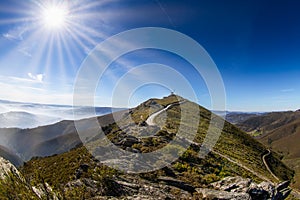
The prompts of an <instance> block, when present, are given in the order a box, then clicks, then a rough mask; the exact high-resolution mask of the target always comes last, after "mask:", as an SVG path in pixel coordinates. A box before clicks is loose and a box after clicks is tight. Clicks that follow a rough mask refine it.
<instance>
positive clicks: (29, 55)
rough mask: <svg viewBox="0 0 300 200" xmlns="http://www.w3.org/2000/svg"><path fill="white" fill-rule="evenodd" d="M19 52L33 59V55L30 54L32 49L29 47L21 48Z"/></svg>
mask: <svg viewBox="0 0 300 200" xmlns="http://www.w3.org/2000/svg"><path fill="white" fill-rule="evenodd" d="M18 51H19V52H20V53H22V54H23V55H25V56H27V57H30V58H31V57H32V54H31V53H30V49H29V48H28V47H22V48H19V49H18Z"/></svg>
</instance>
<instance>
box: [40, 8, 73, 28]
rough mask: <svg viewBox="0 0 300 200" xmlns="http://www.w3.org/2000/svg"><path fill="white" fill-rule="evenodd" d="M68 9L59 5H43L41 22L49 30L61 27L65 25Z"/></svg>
mask: <svg viewBox="0 0 300 200" xmlns="http://www.w3.org/2000/svg"><path fill="white" fill-rule="evenodd" d="M68 13H69V12H68V9H67V8H66V7H64V6H62V5H61V6H60V5H51V6H48V7H45V8H44V9H43V11H42V23H43V25H44V26H45V27H46V28H47V29H50V30H57V29H62V28H64V27H65V26H66V23H67V18H68Z"/></svg>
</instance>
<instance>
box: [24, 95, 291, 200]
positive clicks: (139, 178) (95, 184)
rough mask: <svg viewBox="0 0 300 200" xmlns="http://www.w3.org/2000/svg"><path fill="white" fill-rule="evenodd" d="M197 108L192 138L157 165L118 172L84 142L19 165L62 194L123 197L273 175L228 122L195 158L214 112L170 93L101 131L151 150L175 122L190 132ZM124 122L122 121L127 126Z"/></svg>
mask: <svg viewBox="0 0 300 200" xmlns="http://www.w3.org/2000/svg"><path fill="white" fill-rule="evenodd" d="M178 102H183V103H182V104H181V103H178ZM169 104H174V105H173V106H171V107H170V108H169V109H167V111H166V112H165V113H162V114H161V115H158V116H157V117H156V118H155V122H156V124H157V126H155V127H153V126H151V127H149V126H147V125H146V124H145V120H146V119H147V118H148V117H149V115H151V114H152V113H154V112H156V111H157V110H160V109H162V108H164V107H166V106H167V105H169ZM183 106H184V109H182V108H183ZM196 108H197V109H199V110H200V121H199V124H197V127H198V128H197V134H196V136H195V138H194V141H193V142H191V141H190V142H191V146H190V147H189V148H188V149H187V150H186V151H185V152H184V153H183V154H182V155H181V156H180V158H179V159H178V160H176V161H174V162H173V163H171V164H170V165H168V166H166V167H164V168H162V169H159V170H156V171H152V172H147V173H142V174H127V173H123V172H121V171H117V170H115V169H112V168H110V167H107V166H105V165H103V164H101V162H99V160H97V159H96V158H95V157H93V156H92V155H91V154H90V151H93V149H91V148H89V150H90V151H88V150H87V149H86V148H85V147H84V146H77V147H76V148H73V149H72V150H70V151H68V152H65V153H62V154H59V155H53V156H50V157H44V158H34V159H32V160H30V161H29V162H27V163H26V164H25V165H24V166H23V167H21V168H20V170H21V172H22V174H24V176H25V178H26V180H27V181H28V183H30V185H33V186H34V185H39V184H46V183H47V184H49V185H50V187H51V188H52V189H53V190H54V191H55V193H56V194H57V196H58V197H61V198H63V199H88V198H93V197H99V196H106V197H108V196H114V197H124V196H134V195H137V193H142V194H143V195H144V194H145V195H147V194H148V195H149V196H154V197H155V196H156V197H159V196H160V197H161V196H164V195H166V196H164V197H166V198H167V197H169V198H185V197H186V198H188V197H194V198H200V196H199V194H198V193H197V192H196V190H195V189H196V188H205V187H208V184H210V183H212V182H215V181H218V180H221V179H222V178H224V177H227V176H242V177H247V178H250V179H251V180H253V181H255V182H260V181H263V180H270V181H273V182H276V181H277V180H275V179H274V177H273V176H272V175H271V174H270V173H269V172H268V170H267V168H266V166H265V165H264V164H263V162H262V155H264V153H265V152H266V151H267V149H266V148H265V147H264V146H263V145H262V144H260V143H258V142H257V141H256V140H254V139H253V138H252V137H250V136H249V135H247V134H246V133H244V132H242V131H240V130H239V129H238V128H236V127H235V126H233V125H231V124H230V123H227V122H225V125H224V129H223V130H222V134H221V136H220V138H219V140H218V142H217V143H216V146H215V148H214V149H213V151H212V152H210V153H209V154H208V155H207V156H206V157H205V158H200V157H199V149H200V146H201V143H202V142H203V140H204V137H205V135H206V134H207V130H208V127H209V123H210V120H211V118H212V117H213V118H218V116H216V115H213V114H212V113H211V112H210V111H208V110H206V109H204V108H203V107H200V106H199V105H197V104H195V103H193V102H190V101H187V100H184V99H183V98H181V97H178V96H175V95H171V96H169V97H165V98H163V99H150V100H148V101H146V102H144V103H142V104H141V105H139V106H138V107H136V108H134V109H131V110H130V111H129V113H128V114H124V115H123V118H121V119H120V121H119V122H118V123H112V124H110V125H107V126H105V127H103V131H104V133H105V134H106V136H107V138H109V139H110V140H111V142H113V143H114V144H115V145H117V146H119V147H120V148H122V149H124V150H126V151H132V152H136V153H147V152H153V151H155V150H157V149H160V148H162V147H164V146H165V145H167V144H168V143H169V142H170V141H171V140H172V139H174V137H175V135H176V132H177V130H178V128H179V125H182V126H183V127H184V132H185V133H184V134H189V131H190V130H191V127H192V126H193V124H192V123H194V121H195V120H194V119H196V118H197V116H196V115H199V113H197V112H195V110H197V109H196ZM183 112H185V113H183ZM182 115H185V116H188V120H186V121H181V116H182ZM163 116H166V118H164V117H163ZM182 123H183V124H182ZM124 124H125V125H127V126H126V129H125V128H124V127H123V125H124ZM145 130H146V132H147V130H151V131H152V132H153V134H152V135H150V136H147V137H143V136H141V134H142V132H145ZM213 130H214V131H217V126H216V124H215V125H213ZM128 135H130V138H135V139H134V140H133V141H135V142H131V143H128V142H127V143H126V142H124V141H125V139H128V138H129V136H128ZM127 141H128V140H127ZM100 142H101V139H100V138H99V137H97V136H95V137H94V138H93V139H91V140H90V142H89V144H88V145H90V146H94V148H97V144H100ZM269 159H270V160H272V161H273V162H270V164H271V165H272V163H274V166H273V168H272V169H273V170H274V173H275V174H276V176H278V177H279V178H280V179H281V180H290V179H291V178H292V176H293V171H291V170H290V169H289V168H287V167H286V166H285V165H284V164H283V163H282V162H281V161H280V159H279V158H278V156H276V154H275V153H272V154H271V155H270V156H269ZM275 165H276V166H275ZM137 188H138V189H137ZM147 191H148V192H147ZM149 191H151V192H149ZM145 198H146V197H145Z"/></svg>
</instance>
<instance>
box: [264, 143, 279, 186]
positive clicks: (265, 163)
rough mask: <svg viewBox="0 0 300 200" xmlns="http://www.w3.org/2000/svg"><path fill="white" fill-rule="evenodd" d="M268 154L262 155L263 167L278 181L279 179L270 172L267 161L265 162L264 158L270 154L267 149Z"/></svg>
mask: <svg viewBox="0 0 300 200" xmlns="http://www.w3.org/2000/svg"><path fill="white" fill-rule="evenodd" d="M267 151H268V153H266V154H265V155H263V157H262V161H263V163H264V165H265V166H266V168H267V170H268V171H269V172H270V174H271V175H272V176H273V177H274V178H275V179H276V180H277V181H279V180H280V179H279V178H278V177H277V176H276V175H275V174H274V173H273V172H272V170H271V169H270V167H269V165H268V163H267V161H266V157H267V156H269V155H270V154H271V151H270V149H267Z"/></svg>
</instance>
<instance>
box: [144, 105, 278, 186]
mask: <svg viewBox="0 0 300 200" xmlns="http://www.w3.org/2000/svg"><path fill="white" fill-rule="evenodd" d="M184 102H185V101H181V102H179V104H182V103H184ZM175 104H178V102H176V103H171V104H169V105H167V106H166V107H165V108H163V109H161V110H158V111H156V112H154V113H152V114H151V115H150V116H149V117H148V118H147V120H146V123H147V124H148V125H149V126H154V125H156V123H155V121H154V119H155V118H156V117H157V116H158V115H159V114H161V113H162V112H164V111H166V110H168V109H169V108H170V107H171V106H173V105H175ZM188 142H190V144H195V145H199V146H201V144H199V143H196V142H194V141H190V140H188ZM212 152H213V153H215V154H217V155H219V156H220V157H222V158H225V159H226V160H228V161H229V162H232V163H234V164H236V165H238V166H239V167H242V168H244V169H245V170H247V171H249V172H251V173H252V174H254V175H255V176H257V177H259V178H260V179H262V180H265V181H268V182H272V181H271V180H270V179H269V178H267V177H265V176H263V175H261V174H259V173H257V172H255V171H253V170H252V169H250V168H248V167H247V166H245V165H243V164H242V163H240V162H238V161H235V160H233V159H231V158H230V157H229V156H227V155H224V154H221V153H220V152H217V151H215V150H212ZM270 154H271V151H270V150H269V149H268V153H267V154H265V155H263V156H262V161H263V163H264V165H265V166H266V168H267V170H268V171H269V172H270V174H271V175H272V176H273V177H274V178H275V179H276V180H277V181H279V178H278V177H277V176H275V174H273V172H272V171H271V169H270V167H269V166H268V164H267V162H266V160H265V158H266V157H267V156H269V155H270Z"/></svg>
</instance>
